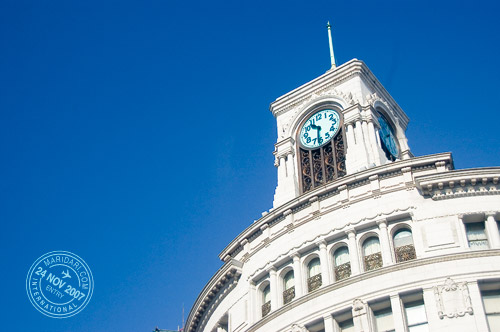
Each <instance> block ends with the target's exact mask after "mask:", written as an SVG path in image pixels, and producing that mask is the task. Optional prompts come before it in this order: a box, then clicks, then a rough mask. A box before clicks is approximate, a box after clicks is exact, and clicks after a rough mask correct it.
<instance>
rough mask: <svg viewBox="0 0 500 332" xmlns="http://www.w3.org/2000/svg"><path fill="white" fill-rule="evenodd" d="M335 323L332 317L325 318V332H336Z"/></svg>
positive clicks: (326, 316)
mask: <svg viewBox="0 0 500 332" xmlns="http://www.w3.org/2000/svg"><path fill="white" fill-rule="evenodd" d="M333 323H334V321H333V317H332V315H325V316H323V324H324V325H325V332H335V329H334V324H333Z"/></svg>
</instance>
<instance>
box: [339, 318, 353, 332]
mask: <svg viewBox="0 0 500 332" xmlns="http://www.w3.org/2000/svg"><path fill="white" fill-rule="evenodd" d="M339 328H340V331H342V332H354V322H353V321H352V318H351V319H348V320H345V321H343V322H340V323H339Z"/></svg>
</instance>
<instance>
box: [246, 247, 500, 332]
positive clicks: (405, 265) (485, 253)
mask: <svg viewBox="0 0 500 332" xmlns="http://www.w3.org/2000/svg"><path fill="white" fill-rule="evenodd" d="M494 256H500V250H499V249H490V250H477V251H470V252H462V253H456V254H448V255H441V256H437V257H429V258H419V259H414V260H410V261H406V262H402V263H397V264H394V265H389V266H385V267H381V268H379V269H376V270H373V271H369V272H363V273H361V274H358V275H356V276H351V277H349V278H347V279H343V280H341V281H337V282H334V283H332V284H329V285H326V286H324V287H320V288H318V289H317V290H315V291H313V292H311V293H308V294H306V295H304V296H301V297H299V298H297V299H294V300H292V302H290V303H288V304H287V305H285V306H283V307H281V308H279V309H277V310H275V311H271V312H270V313H269V314H268V315H266V316H265V317H264V318H262V319H261V320H259V321H257V322H256V323H255V324H253V325H252V326H250V327H249V328H248V329H247V330H246V332H253V331H257V330H259V329H260V328H262V327H263V326H265V325H266V324H267V323H269V322H271V321H273V320H275V319H277V318H278V317H279V316H281V315H283V314H284V313H286V312H287V311H290V310H292V309H294V308H296V307H298V306H301V305H303V304H305V303H308V302H309V301H312V300H313V299H314V298H316V297H319V296H321V295H325V294H327V293H330V292H332V291H334V290H336V289H340V288H343V287H347V286H350V285H354V284H356V283H357V282H360V281H364V280H367V279H372V278H376V277H378V276H382V275H385V274H392V273H394V272H397V271H401V270H407V269H410V268H414V267H420V266H426V265H433V264H439V263H443V262H449V261H458V260H464V259H477V258H482V257H494ZM453 277H455V275H453ZM350 300H354V298H353V299H350Z"/></svg>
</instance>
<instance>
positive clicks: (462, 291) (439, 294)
mask: <svg viewBox="0 0 500 332" xmlns="http://www.w3.org/2000/svg"><path fill="white" fill-rule="evenodd" d="M434 296H435V298H436V305H437V308H438V316H439V318H440V319H443V318H444V317H448V318H457V317H463V316H465V314H469V315H472V314H473V313H474V311H473V310H472V303H471V299H470V295H469V288H468V287H467V282H459V283H456V282H454V281H453V280H452V279H451V278H447V279H446V281H445V282H444V284H443V285H441V286H434Z"/></svg>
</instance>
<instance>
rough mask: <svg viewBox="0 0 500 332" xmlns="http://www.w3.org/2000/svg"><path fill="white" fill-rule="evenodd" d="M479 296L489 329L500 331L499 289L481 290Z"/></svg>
mask: <svg viewBox="0 0 500 332" xmlns="http://www.w3.org/2000/svg"><path fill="white" fill-rule="evenodd" d="M481 296H482V298H483V305H484V312H485V314H486V319H487V320H488V326H489V327H490V331H500V289H495V290H484V291H483V290H481Z"/></svg>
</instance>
